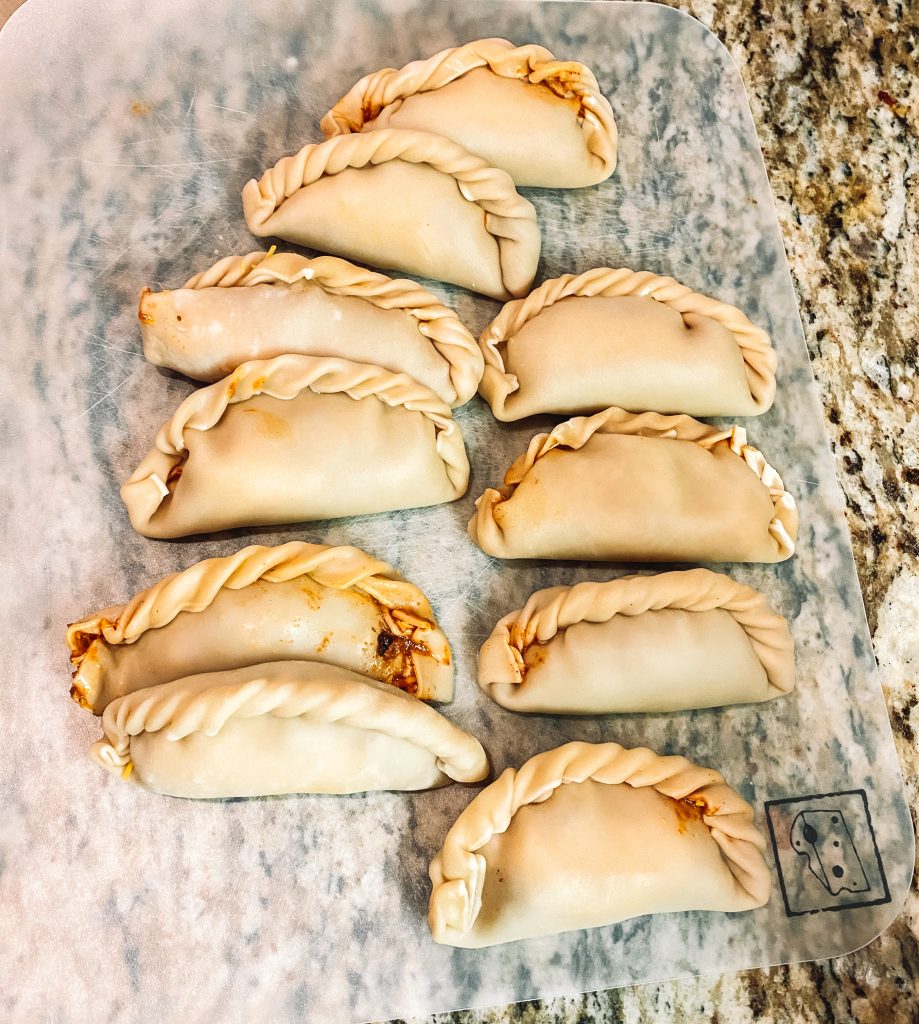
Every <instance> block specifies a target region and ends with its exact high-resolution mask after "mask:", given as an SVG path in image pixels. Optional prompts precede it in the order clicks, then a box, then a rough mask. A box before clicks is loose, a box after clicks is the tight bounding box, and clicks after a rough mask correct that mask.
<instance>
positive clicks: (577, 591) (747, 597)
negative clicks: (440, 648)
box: [478, 569, 795, 696]
mask: <svg viewBox="0 0 919 1024" xmlns="http://www.w3.org/2000/svg"><path fill="white" fill-rule="evenodd" d="M664 608H674V609H682V610H685V611H691V612H706V611H712V610H715V609H721V610H723V611H726V612H727V613H728V614H729V615H730V616H731V617H732V618H733V619H734V620H735V622H737V624H738V625H739V626H740V627H741V629H743V631H744V633H745V634H746V635H747V638H748V639H749V641H750V644H751V646H752V647H753V650H754V653H755V654H756V656H757V658H758V659H759V661H760V663H761V664H762V666H763V668H764V670H765V672H766V678H767V679H768V681H769V685H770V687H771V688H772V689H774V690H775V691H776V692H775V694H774V696H778V695H780V694H785V693H789V692H790V691H791V690H792V689H793V688H794V684H795V677H794V643H793V640H792V637H791V631H790V630H789V628H788V623H787V622H786V620H785V619H784V618H783V617H782V616H781V615H779V614H778V612H776V611H774V610H773V609H772V608H771V607H770V605H769V603H768V601H767V600H766V596H765V595H764V594H761V593H760V592H759V591H758V590H754V589H753V588H752V587H748V586H745V585H744V584H742V583H738V582H737V581H736V580H733V579H731V577H730V576H727V575H725V574H724V573H717V572H712V571H711V570H710V569H685V570H676V571H673V572H663V573H656V574H654V575H650V576H622V577H620V578H618V579H613V580H606V581H604V582H601V583H592V582H582V583H576V584H574V585H573V586H570V587H550V588H547V589H545V590H537V591H536V592H535V593H533V594H531V595H530V597H529V599H528V600H527V602H526V604H525V605H524V606H523V607H522V608H519V609H517V610H515V611H512V612H509V613H508V614H507V615H505V616H504V617H503V618H501V619H500V620H499V621H498V623H497V624H496V625H495V628H494V629H493V630H492V633H491V635H490V636H489V638H488V639H487V640H486V641H485V643H484V644H483V645H482V649H481V651H480V653H479V671H478V682H479V686H480V687H482V689H484V690H486V691H487V689H488V688H489V687H491V686H492V685H502V684H505V685H520V684H521V683H523V681H524V678H525V662H524V659H523V655H524V653H525V652H526V650H527V648H528V647H530V646H531V645H532V644H534V643H539V644H545V643H548V642H550V641H551V640H552V639H553V638H554V637H555V636H556V635H557V634H558V633H560V632H563V631H564V630H566V629H567V628H568V627H569V626H573V625H576V624H577V623H580V622H590V623H603V622H609V621H610V620H611V619H613V618H614V617H615V616H617V615H625V616H628V617H629V618H631V617H634V616H640V615H642V614H644V613H645V612H649V611H660V610H661V609H664Z"/></svg>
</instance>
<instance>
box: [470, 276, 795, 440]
mask: <svg viewBox="0 0 919 1024" xmlns="http://www.w3.org/2000/svg"><path fill="white" fill-rule="evenodd" d="M480 344H481V346H482V352H483V353H484V356H485V374H484V376H483V378H482V383H481V385H480V387H479V390H480V391H481V393H482V396H483V397H484V398H485V400H486V401H487V402H488V404H489V405H490V406H491V410H492V412H493V413H494V414H495V416H496V417H497V418H498V419H499V420H505V421H508V420H519V419H521V418H522V417H524V416H532V415H534V414H535V413H545V412H552V413H566V414H570V413H592V412H597V411H598V410H599V409H605V408H607V406H611V405H615V406H618V407H620V408H622V409H628V410H630V411H631V412H644V411H646V410H649V409H650V410H654V411H656V412H664V413H676V412H683V413H689V414H690V415H691V416H758V415H759V414H760V413H763V412H765V411H766V410H767V409H768V408H769V407H770V406H771V405H772V402H773V400H774V398H775V368H776V354H775V349H774V348H773V347H772V345H771V343H770V341H769V336H768V335H767V334H766V332H765V331H763V330H761V329H760V328H759V327H756V326H755V325H754V324H752V323H751V322H750V320H749V319H748V318H747V317H746V316H745V315H744V314H743V313H741V311H740V310H739V309H737V307H736V306H729V305H728V304H727V303H725V302H719V301H718V300H717V299H711V298H709V297H708V296H707V295H699V294H698V293H697V292H694V291H692V290H691V289H690V288H687V287H686V286H685V285H682V284H679V283H678V282H677V281H674V279H673V278H672V277H658V276H657V275H656V274H651V273H648V272H646V271H642V272H640V273H637V272H635V271H633V270H626V269H624V268H622V269H618V270H613V269H610V268H608V267H600V268H598V269H596V270H588V271H587V273H585V274H578V275H574V274H566V275H565V276H564V277H558V278H555V279H554V280H552V281H546V282H544V283H543V284H541V285H540V286H539V287H538V288H537V289H536V290H535V291H533V292H531V293H530V294H529V295H528V296H527V297H526V298H525V299H516V300H514V301H513V302H509V303H508V304H507V305H506V306H505V307H504V309H502V310H501V312H500V313H499V314H498V315H497V317H496V318H495V319H494V320H493V321H492V322H491V323H490V324H489V325H488V327H486V328H485V331H484V332H483V334H482V337H481V339H480Z"/></svg>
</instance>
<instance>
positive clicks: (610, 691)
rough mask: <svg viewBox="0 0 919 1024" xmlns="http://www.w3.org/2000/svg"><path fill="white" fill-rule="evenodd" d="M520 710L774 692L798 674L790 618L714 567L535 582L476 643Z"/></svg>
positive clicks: (670, 707)
mask: <svg viewBox="0 0 919 1024" xmlns="http://www.w3.org/2000/svg"><path fill="white" fill-rule="evenodd" d="M478 679H479V686H481V687H482V689H483V690H484V691H485V692H486V693H487V694H488V696H489V697H491V699H492V700H494V701H497V703H498V704H501V705H502V706H503V707H506V708H509V709H510V710H511V711H530V712H544V713H548V714H565V715H595V714H609V713H627V712H633V711H645V712H647V711H685V710H687V709H689V708H713V707H720V706H721V705H724V704H746V703H754V702H758V701H764V700H770V699H771V698H773V697H780V696H782V695H783V694H786V693H788V692H789V691H790V690H791V689H792V688H793V686H794V683H795V662H794V644H793V643H792V639H791V633H790V632H789V629H788V623H787V622H786V621H785V620H784V619H783V618H782V616H781V615H779V614H777V613H776V612H774V611H773V610H772V609H771V608H770V607H769V604H768V602H767V601H766V598H765V597H764V596H763V595H762V594H760V593H759V592H758V591H756V590H753V589H752V588H751V587H745V586H744V585H743V584H741V583H735V582H734V580H732V579H731V578H730V577H729V576H723V575H721V574H720V573H716V572H711V571H710V570H708V569H688V570H686V571H685V572H664V573H660V574H659V575H656V576H624V577H622V578H620V579H616V580H609V581H608V582H604V583H589V582H585V583H577V584H575V585H574V586H573V587H552V588H550V589H548V590H538V591H537V592H536V593H535V594H533V595H532V596H531V597H530V599H529V600H528V601H527V603H526V604H525V605H524V607H523V608H520V609H518V610H517V611H514V612H510V613H509V614H508V615H505V616H504V618H503V619H501V621H500V622H499V623H498V624H497V625H496V626H495V628H494V630H493V632H492V634H491V636H490V637H489V638H488V639H487V640H486V641H485V643H484V644H483V645H482V649H481V651H480V652H479V673H478Z"/></svg>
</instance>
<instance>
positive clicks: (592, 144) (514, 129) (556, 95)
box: [322, 39, 616, 188]
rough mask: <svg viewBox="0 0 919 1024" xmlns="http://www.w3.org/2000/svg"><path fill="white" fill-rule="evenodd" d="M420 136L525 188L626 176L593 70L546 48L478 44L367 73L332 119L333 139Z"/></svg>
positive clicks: (326, 125) (326, 124)
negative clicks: (408, 131) (411, 132)
mask: <svg viewBox="0 0 919 1024" xmlns="http://www.w3.org/2000/svg"><path fill="white" fill-rule="evenodd" d="M380 128H414V129H418V130H420V131H426V132H437V133H438V134H440V135H446V136H448V137H449V138H451V139H455V140H456V141H457V142H459V143H460V144H461V145H463V146H465V147H466V149H468V150H469V151H470V152H471V153H477V154H478V155H479V156H481V157H484V158H485V159H486V160H487V161H488V162H489V163H490V164H494V166H495V167H501V168H503V169H504V170H505V171H507V172H508V173H509V174H510V176H511V177H512V178H513V179H514V181H515V182H517V184H518V185H541V186H544V187H546V188H577V187H579V186H581V185H595V184H596V183H597V182H598V181H603V180H604V179H605V178H608V177H609V176H610V175H611V174H612V173H613V171H614V170H615V168H616V123H615V121H614V120H613V110H612V108H611V107H610V105H609V101H608V100H607V99H606V97H605V96H604V95H603V94H602V93H601V92H600V86H599V85H598V84H597V79H596V78H595V77H594V74H593V72H592V71H591V70H590V68H588V67H585V65H583V64H579V63H578V62H577V61H573V60H568V61H562V60H556V59H555V57H553V55H552V54H551V53H550V52H549V51H548V50H547V49H545V47H543V46H537V45H535V44H533V43H531V44H529V45H527V46H514V44H513V43H510V42H508V41H507V40H506V39H477V40H475V41H474V42H471V43H466V44H465V45H464V46H454V47H451V48H450V49H448V50H441V52H440V53H436V54H434V56H433V57H429V58H428V59H427V60H416V61H412V63H411V64H406V65H405V67H404V68H401V69H400V70H398V71H397V70H395V69H394V68H384V69H383V70H382V71H377V72H374V73H373V74H371V75H366V76H365V77H364V78H362V79H361V80H360V81H359V82H358V83H357V84H356V85H354V86H353V87H352V88H351V89H350V90H349V91H348V93H347V94H346V95H344V96H343V97H342V98H341V99H340V100H339V101H338V102H337V103H336V104H335V106H334V107H332V109H331V110H330V111H329V112H328V113H327V114H326V115H325V117H323V119H322V130H323V131H324V132H325V134H326V135H327V136H332V135H343V134H346V133H348V132H361V131H370V130H372V129H380Z"/></svg>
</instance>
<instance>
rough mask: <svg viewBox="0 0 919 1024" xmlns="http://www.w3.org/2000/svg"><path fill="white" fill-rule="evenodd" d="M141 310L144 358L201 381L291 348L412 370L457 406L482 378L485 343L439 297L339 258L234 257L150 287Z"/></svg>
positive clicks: (289, 255) (253, 254) (260, 254)
mask: <svg viewBox="0 0 919 1024" xmlns="http://www.w3.org/2000/svg"><path fill="white" fill-rule="evenodd" d="M138 316H139V319H140V324H141V328H140V329H141V334H142V336H143V339H144V355H145V356H146V357H147V359H149V360H150V362H151V363H155V364H156V365H157V366H166V367H169V368H170V369H172V370H178V371H179V372H180V373H184V374H187V375H188V376H189V377H194V378H195V379H196V380H206V381H215V380H219V379H220V378H221V377H224V376H226V375H227V374H228V373H232V372H233V370H235V369H236V367H237V366H239V364H240V363H244V362H246V361H247V360H249V359H270V358H272V357H273V356H279V355H283V354H284V353H285V352H295V353H299V354H301V355H310V356H341V357H343V358H346V359H354V360H356V361H357V362H364V363H375V364H377V365H379V366H382V367H384V368H385V369H387V370H392V371H393V373H407V374H408V375H409V376H410V377H414V378H415V380H417V381H418V383H419V384H424V386H425V387H427V388H430V389H431V390H432V391H433V392H434V394H435V395H437V397H438V398H441V399H442V400H443V401H445V402H446V403H447V404H448V405H451V406H457V405H463V404H464V403H465V402H468V401H469V399H470V398H472V396H473V395H474V394H475V390H476V388H477V387H478V384H479V380H480V379H481V376H482V366H483V359H482V352H481V350H480V348H479V346H478V345H477V344H476V342H475V339H474V338H473V337H472V335H471V334H470V333H469V331H467V330H466V328H465V327H464V326H463V325H462V324H461V323H460V321H459V318H458V317H457V315H456V313H454V312H453V310H452V309H448V308H447V307H446V306H445V305H443V303H442V302H441V301H440V300H439V299H438V298H437V296H435V295H432V294H431V293H430V292H429V291H427V290H426V289H425V288H422V287H421V285H420V284H415V282H414V281H405V280H401V281H397V280H393V279H392V278H390V277H386V276H385V275H384V274H375V273H374V272H373V271H371V270H365V269H364V268H363V267H357V266H355V265H354V264H353V263H348V262H347V260H340V259H337V258H336V257H335V256H319V257H317V258H316V259H314V260H308V259H307V258H306V257H305V256H298V255H297V254H296V253H292V252H269V253H264V252H250V253H249V255H248V256H227V257H226V258H225V259H222V260H220V262H219V263H215V264H214V266H213V267H211V268H210V269H208V270H205V271H204V272H203V273H200V274H195V276H194V277H193V278H191V280H189V281H188V282H187V283H186V284H185V285H184V286H183V287H182V288H177V289H174V290H172V291H163V292H152V291H150V289H149V288H146V289H144V292H143V294H142V295H141V297H140V309H139V311H138Z"/></svg>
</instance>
